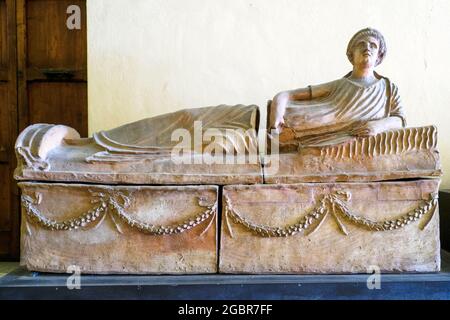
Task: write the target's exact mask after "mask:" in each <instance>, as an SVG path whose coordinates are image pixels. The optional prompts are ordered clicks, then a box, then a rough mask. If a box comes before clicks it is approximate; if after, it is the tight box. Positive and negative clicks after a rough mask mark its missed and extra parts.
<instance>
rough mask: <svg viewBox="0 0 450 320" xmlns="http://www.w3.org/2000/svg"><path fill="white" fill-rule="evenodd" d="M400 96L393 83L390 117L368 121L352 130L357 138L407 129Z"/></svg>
mask: <svg viewBox="0 0 450 320" xmlns="http://www.w3.org/2000/svg"><path fill="white" fill-rule="evenodd" d="M403 109H404V108H403V106H402V103H401V100H400V95H399V94H398V88H397V86H396V85H395V84H393V83H391V101H390V108H389V110H388V116H387V117H386V118H383V119H380V120H372V121H367V122H364V123H362V124H360V125H359V126H357V127H355V128H353V129H352V134H353V135H355V136H373V135H376V134H378V133H381V132H383V131H388V130H393V129H400V128H404V127H406V117H405V113H404V111H403Z"/></svg>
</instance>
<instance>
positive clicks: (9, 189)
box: [0, 0, 87, 260]
mask: <svg viewBox="0 0 450 320" xmlns="http://www.w3.org/2000/svg"><path fill="white" fill-rule="evenodd" d="M74 6H76V8H78V9H79V14H80V22H81V23H80V25H79V28H78V27H76V28H73V26H71V27H68V24H67V20H68V19H69V18H70V17H71V16H72V14H73V13H74V12H73V11H70V10H68V8H69V7H72V8H73V7H74ZM86 48H87V33H86V0H68V1H67V0H0V259H1V260H4V259H17V258H18V257H19V251H20V240H19V239H20V237H19V226H20V214H19V212H20V211H19V208H20V204H19V194H18V189H17V187H16V181H15V180H14V179H13V172H14V169H15V167H16V160H15V154H14V143H15V140H16V138H17V135H18V134H19V132H20V131H21V130H23V129H24V128H25V127H27V126H28V125H30V124H33V123H38V122H41V123H57V124H66V125H69V126H71V127H73V128H75V129H76V130H78V131H79V132H80V134H81V135H83V136H86V135H87V49H86Z"/></svg>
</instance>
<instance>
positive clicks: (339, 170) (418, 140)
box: [263, 126, 442, 184]
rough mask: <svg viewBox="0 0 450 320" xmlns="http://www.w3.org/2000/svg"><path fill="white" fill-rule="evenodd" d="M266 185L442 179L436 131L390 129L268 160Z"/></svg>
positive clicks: (281, 154)
mask: <svg viewBox="0 0 450 320" xmlns="http://www.w3.org/2000/svg"><path fill="white" fill-rule="evenodd" d="M263 162H264V163H266V164H267V165H265V166H264V181H265V183H269V184H272V183H298V182H333V181H337V182H345V181H367V182H370V181H380V180H396V179H405V178H420V177H439V176H441V175H442V172H441V164H440V157H439V151H438V149H437V129H436V128H435V127H433V126H428V127H420V128H406V129H397V130H391V131H386V132H383V133H380V134H378V135H376V136H372V137H360V138H353V139H351V140H349V141H347V142H345V143H340V144H337V145H333V146H326V147H308V148H300V149H299V151H298V152H295V153H294V152H292V153H280V154H274V155H268V156H265V157H264V161H263Z"/></svg>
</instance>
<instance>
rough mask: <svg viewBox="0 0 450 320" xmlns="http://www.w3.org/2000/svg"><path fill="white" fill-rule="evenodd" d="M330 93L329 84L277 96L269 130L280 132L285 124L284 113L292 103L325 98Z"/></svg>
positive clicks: (272, 106) (274, 99)
mask: <svg viewBox="0 0 450 320" xmlns="http://www.w3.org/2000/svg"><path fill="white" fill-rule="evenodd" d="M329 93H330V88H329V86H328V84H325V85H319V86H314V89H313V88H312V87H311V86H309V87H306V88H300V89H295V90H289V91H282V92H280V93H278V94H276V95H275V97H273V99H272V103H271V105H270V119H269V125H270V127H269V129H276V130H277V131H278V132H280V131H281V130H280V129H281V126H282V125H283V124H284V118H283V116H284V113H285V112H286V107H287V106H288V105H289V103H290V102H295V101H302V100H311V99H315V98H319V97H322V96H325V95H327V94H329Z"/></svg>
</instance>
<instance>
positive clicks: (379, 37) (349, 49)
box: [347, 28, 386, 66]
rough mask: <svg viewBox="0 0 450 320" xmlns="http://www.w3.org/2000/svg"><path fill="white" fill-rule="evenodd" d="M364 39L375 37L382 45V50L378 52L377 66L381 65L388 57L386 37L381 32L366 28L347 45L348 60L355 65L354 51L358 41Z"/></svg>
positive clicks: (356, 34)
mask: <svg viewBox="0 0 450 320" xmlns="http://www.w3.org/2000/svg"><path fill="white" fill-rule="evenodd" d="M363 37H374V38H375V39H377V40H378V42H379V43H380V48H379V51H378V59H377V62H376V64H375V65H376V66H377V65H379V64H380V63H381V62H382V61H383V59H384V57H385V56H386V42H385V41H384V37H383V35H382V34H381V32H380V31H378V30H376V29H372V28H365V29H362V30H359V31H358V32H357V33H355V35H354V36H353V37H352V38H351V39H350V42H349V43H348V45H347V58H348V60H350V62H351V63H352V64H353V49H354V47H355V45H356V44H357V43H358V41H359V40H360V39H361V38H363Z"/></svg>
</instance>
